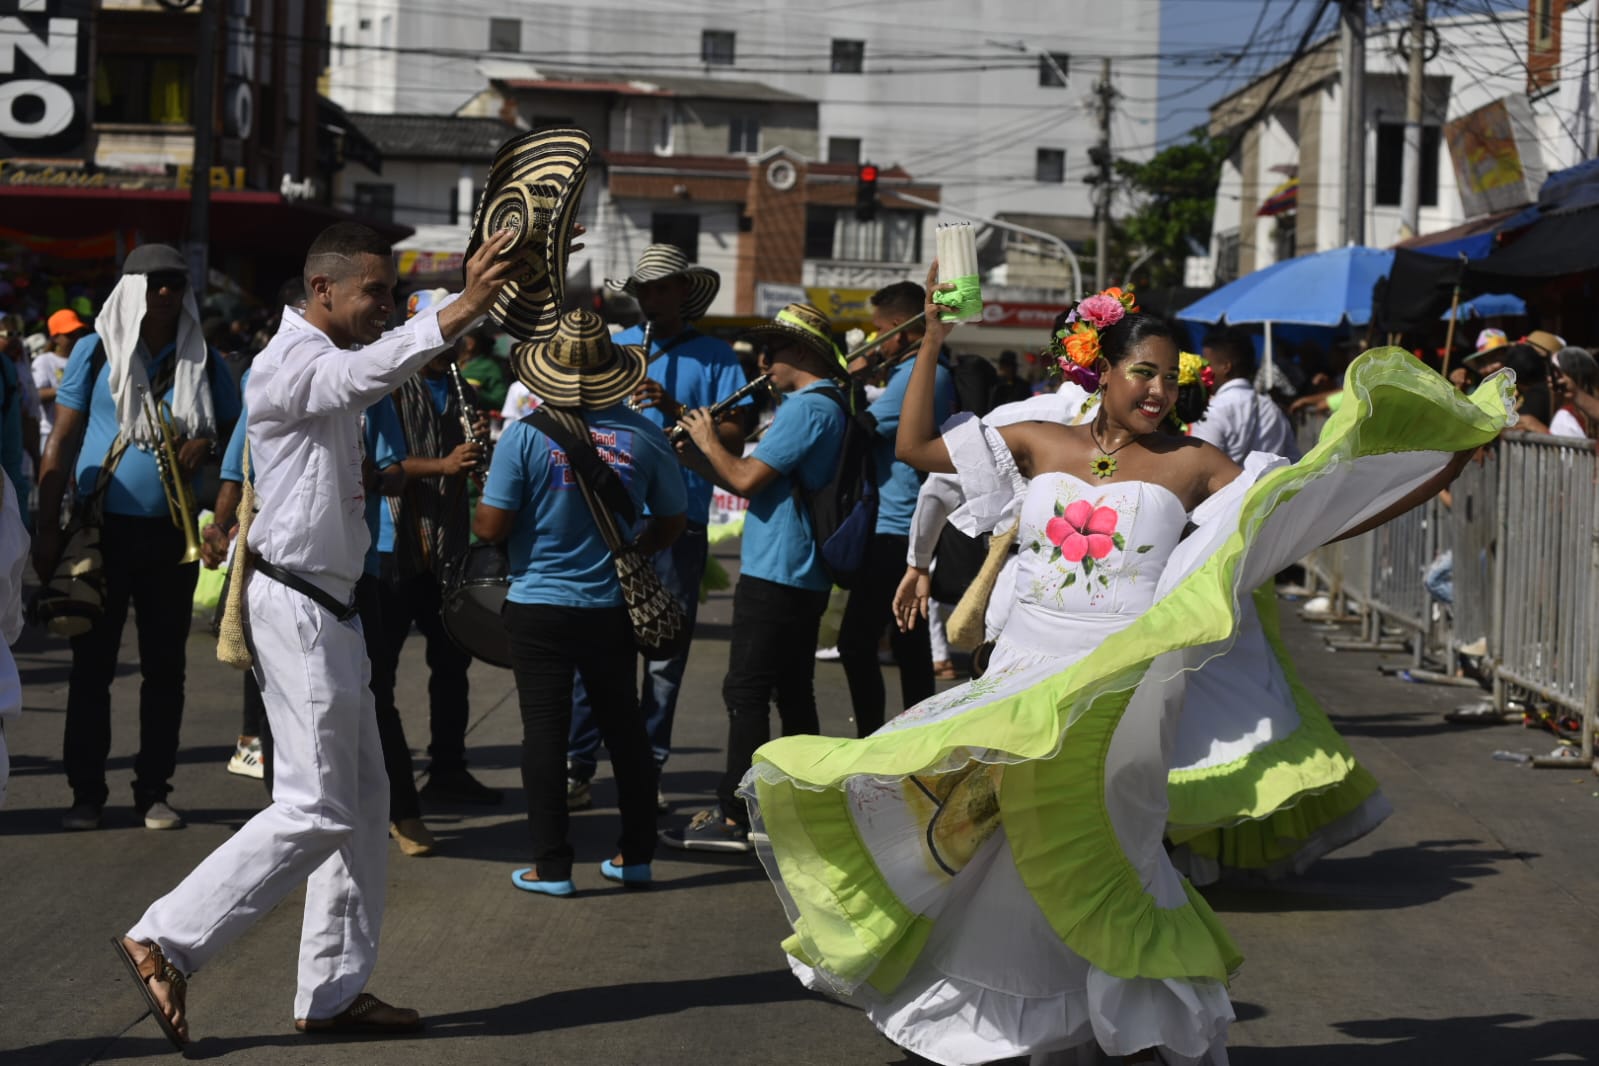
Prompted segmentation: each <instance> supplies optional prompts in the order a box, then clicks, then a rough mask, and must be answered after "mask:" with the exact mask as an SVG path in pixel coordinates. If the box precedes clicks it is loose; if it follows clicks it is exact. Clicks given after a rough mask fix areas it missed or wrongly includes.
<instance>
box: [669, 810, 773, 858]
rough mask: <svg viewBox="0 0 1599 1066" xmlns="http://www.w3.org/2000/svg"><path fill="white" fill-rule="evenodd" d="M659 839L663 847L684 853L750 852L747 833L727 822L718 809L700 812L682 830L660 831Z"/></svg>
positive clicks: (734, 824)
mask: <svg viewBox="0 0 1599 1066" xmlns="http://www.w3.org/2000/svg"><path fill="white" fill-rule="evenodd" d="M660 837H661V843H662V844H666V845H668V846H670V847H674V848H683V849H684V850H685V851H738V852H747V851H750V850H751V847H750V833H749V830H748V829H745V828H744V827H743V826H741V825H738V824H737V823H734V822H730V821H728V820H727V818H726V817H725V816H723V814H722V809H721V808H720V807H712V808H711V809H710V810H708V811H701V812H700V813H698V814H696V815H695V816H694V817H693V819H691V820H690V821H689V823H688V825H686V826H684V827H683V828H682V829H663V830H661V833H660Z"/></svg>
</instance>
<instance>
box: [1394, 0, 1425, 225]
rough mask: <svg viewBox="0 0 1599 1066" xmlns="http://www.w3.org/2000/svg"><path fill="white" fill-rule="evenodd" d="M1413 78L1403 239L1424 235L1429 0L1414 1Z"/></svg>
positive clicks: (1402, 195) (1408, 87) (1408, 89)
mask: <svg viewBox="0 0 1599 1066" xmlns="http://www.w3.org/2000/svg"><path fill="white" fill-rule="evenodd" d="M1409 59H1410V78H1409V80H1408V81H1407V82H1406V84H1405V154H1404V170H1403V171H1402V177H1403V183H1402V184H1401V185H1400V187H1399V237H1400V239H1401V240H1403V239H1405V238H1408V237H1414V236H1415V235H1416V234H1417V233H1420V232H1421V103H1422V95H1423V92H1422V90H1423V88H1424V85H1425V77H1426V73H1425V72H1426V66H1427V0H1410V56H1409Z"/></svg>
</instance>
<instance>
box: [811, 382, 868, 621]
mask: <svg viewBox="0 0 1599 1066" xmlns="http://www.w3.org/2000/svg"><path fill="white" fill-rule="evenodd" d="M819 391H820V392H823V393H825V394H826V395H827V396H828V397H829V398H830V399H831V400H832V401H833V402H834V403H836V404H838V406H839V409H840V410H841V411H843V412H844V440H843V443H842V444H841V445H840V447H839V449H838V462H837V463H836V464H835V465H834V467H833V475H832V477H830V478H828V480H827V481H826V482H825V483H823V484H822V485H821V486H819V487H818V488H816V489H815V490H806V489H804V488H802V487H801V486H800V483H799V479H798V478H795V479H794V502H795V504H796V506H798V507H799V509H800V512H801V513H802V514H804V515H806V516H807V517H809V519H810V523H811V533H812V535H813V536H815V538H816V544H817V547H818V548H819V549H820V553H821V557H822V569H823V570H825V571H827V576H828V577H829V578H831V579H832V581H833V584H835V585H837V586H838V587H839V588H843V589H848V588H852V587H853V586H854V585H855V583H856V581H858V580H859V579H860V577H861V574H862V573H863V572H864V571H865V569H866V556H867V552H868V550H869V549H870V548H871V544H872V535H873V534H874V533H875V532H876V528H877V481H876V466H875V463H874V462H873V453H874V451H875V449H876V447H877V440H878V438H877V434H876V432H875V431H874V430H873V426H872V421H871V419H870V417H869V416H866V415H858V414H855V413H854V412H853V411H851V410H850V408H849V403H848V401H846V400H845V399H844V395H843V393H841V392H839V391H838V389H836V388H823V389H821V390H819Z"/></svg>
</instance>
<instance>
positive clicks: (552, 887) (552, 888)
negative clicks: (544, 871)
mask: <svg viewBox="0 0 1599 1066" xmlns="http://www.w3.org/2000/svg"><path fill="white" fill-rule="evenodd" d="M537 873H538V871H537V870H535V869H534V868H533V867H531V866H524V867H522V868H521V869H520V870H512V871H511V884H513V885H515V886H516V887H517V888H520V889H521V890H522V891H523V892H537V893H538V894H539V895H541V896H570V895H572V894H573V893H574V892H576V891H577V889H576V888H575V887H574V886H573V885H572V882H571V880H570V879H568V880H565V881H539V880H535V879H533V878H530V877H529V875H530V874H537Z"/></svg>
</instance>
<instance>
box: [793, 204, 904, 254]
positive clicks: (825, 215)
mask: <svg viewBox="0 0 1599 1066" xmlns="http://www.w3.org/2000/svg"><path fill="white" fill-rule="evenodd" d="M805 258H807V259H847V260H853V261H855V262H862V263H903V264H910V263H920V262H921V261H922V215H921V212H919V211H879V212H878V213H877V217H876V218H875V219H873V220H872V221H870V222H861V221H859V220H858V219H856V217H855V211H854V208H849V207H827V206H819V205H813V206H811V207H809V208H808V209H807V210H806V212H805Z"/></svg>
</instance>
